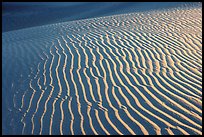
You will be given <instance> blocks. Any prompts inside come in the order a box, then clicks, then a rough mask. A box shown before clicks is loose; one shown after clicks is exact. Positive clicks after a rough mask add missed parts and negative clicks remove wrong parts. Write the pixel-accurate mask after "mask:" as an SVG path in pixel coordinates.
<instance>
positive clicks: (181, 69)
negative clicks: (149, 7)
mask: <svg viewBox="0 0 204 137" xmlns="http://www.w3.org/2000/svg"><path fill="white" fill-rule="evenodd" d="M2 35H3V36H2V41H3V48H2V50H3V59H2V63H3V93H2V95H3V122H2V123H3V124H2V125H3V129H2V130H3V134H43V135H44V134H54V135H58V134H63V135H69V134H75V135H81V134H88V135H92V134H96V135H97V134H98V135H103V134H107V135H109V134H110V135H112V134H121V135H122V134H124V135H128V134H133V135H143V134H144V135H154V134H157V135H160V134H162V135H167V134H170V135H171V134H176V135H182V134H185V135H188V134H190V135H193V134H198V135H201V134H202V7H201V6H197V7H191V6H187V7H183V8H175V9H170V10H158V11H149V12H139V13H131V14H121V15H115V16H107V17H100V18H92V19H86V20H78V21H70V22H64V23H57V24H51V25H45V26H39V27H32V28H27V29H21V30H16V31H10V32H5V33H2Z"/></svg>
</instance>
